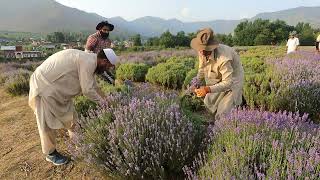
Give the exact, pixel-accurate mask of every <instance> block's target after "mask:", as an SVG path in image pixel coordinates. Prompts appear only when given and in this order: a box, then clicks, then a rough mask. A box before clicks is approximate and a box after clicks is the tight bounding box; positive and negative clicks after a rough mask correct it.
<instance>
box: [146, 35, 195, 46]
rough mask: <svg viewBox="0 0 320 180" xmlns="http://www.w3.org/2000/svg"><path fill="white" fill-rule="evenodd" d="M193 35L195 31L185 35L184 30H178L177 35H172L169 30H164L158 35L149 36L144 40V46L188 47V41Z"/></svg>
mask: <svg viewBox="0 0 320 180" xmlns="http://www.w3.org/2000/svg"><path fill="white" fill-rule="evenodd" d="M194 37H195V33H189V34H187V35H186V33H185V32H184V31H180V32H178V33H177V35H173V34H171V33H170V32H169V31H166V32H164V33H163V34H162V35H161V36H160V37H151V38H149V39H148V40H147V42H146V46H162V47H165V48H174V47H189V46H190V41H191V39H192V38H194Z"/></svg>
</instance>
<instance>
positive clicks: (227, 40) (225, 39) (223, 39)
mask: <svg viewBox="0 0 320 180" xmlns="http://www.w3.org/2000/svg"><path fill="white" fill-rule="evenodd" d="M216 38H217V39H218V41H219V42H220V43H222V44H225V45H228V46H233V45H234V42H233V37H232V35H231V34H228V35H226V34H217V35H216Z"/></svg>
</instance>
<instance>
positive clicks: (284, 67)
mask: <svg viewBox="0 0 320 180" xmlns="http://www.w3.org/2000/svg"><path fill="white" fill-rule="evenodd" d="M269 63H270V62H269ZM274 67H275V73H276V74H278V75H279V77H280V80H278V82H280V88H279V90H278V92H277V95H276V99H278V106H279V109H282V110H284V109H285V110H289V111H300V112H304V113H309V114H310V117H311V118H312V119H313V120H315V121H317V122H320V121H319V120H320V112H319V109H320V55H319V54H314V53H311V52H304V51H301V52H298V53H294V54H290V55H289V56H287V57H285V58H283V59H280V60H277V61H275V63H274Z"/></svg>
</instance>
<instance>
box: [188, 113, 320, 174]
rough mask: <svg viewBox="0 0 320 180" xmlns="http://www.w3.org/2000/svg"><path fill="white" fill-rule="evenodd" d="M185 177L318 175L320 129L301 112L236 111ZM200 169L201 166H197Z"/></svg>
mask: <svg viewBox="0 0 320 180" xmlns="http://www.w3.org/2000/svg"><path fill="white" fill-rule="evenodd" d="M213 132H214V138H213V143H212V145H211V147H210V149H209V151H208V154H203V155H201V156H200V157H199V158H198V159H197V160H196V161H195V162H194V165H193V166H192V167H185V168H184V171H185V173H186V175H187V176H188V178H187V179H319V178H320V141H319V138H320V127H319V126H318V125H315V124H312V123H310V122H309V120H308V118H307V116H306V115H304V116H299V114H298V113H295V114H293V113H286V112H279V113H271V112H264V111H256V110H234V111H233V112H232V113H230V114H229V115H227V116H225V117H224V118H222V119H220V120H219V121H217V122H216V124H215V127H214V130H213ZM197 167H198V170H197Z"/></svg>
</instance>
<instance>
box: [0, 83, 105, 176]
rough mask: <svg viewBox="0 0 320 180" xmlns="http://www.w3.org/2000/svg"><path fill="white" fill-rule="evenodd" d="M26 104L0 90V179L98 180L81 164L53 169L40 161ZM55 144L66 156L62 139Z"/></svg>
mask: <svg viewBox="0 0 320 180" xmlns="http://www.w3.org/2000/svg"><path fill="white" fill-rule="evenodd" d="M27 100H28V97H11V96H9V95H8V94H7V93H5V92H4V90H3V89H0V179H1V180H2V179H102V177H101V176H100V175H99V173H97V172H95V171H94V170H92V169H91V168H88V167H86V166H85V165H84V163H82V162H70V163H69V164H67V165H64V166H60V167H55V166H53V165H51V164H50V163H48V162H46V161H45V160H44V157H43V155H42V153H41V146H40V140H39V134H38V130H37V124H36V120H35V117H34V114H33V112H32V111H31V109H30V108H29V106H28V103H27ZM58 144H59V146H58V148H59V149H63V152H66V150H65V149H66V148H65V144H64V142H63V139H62V138H59V139H58Z"/></svg>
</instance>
